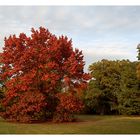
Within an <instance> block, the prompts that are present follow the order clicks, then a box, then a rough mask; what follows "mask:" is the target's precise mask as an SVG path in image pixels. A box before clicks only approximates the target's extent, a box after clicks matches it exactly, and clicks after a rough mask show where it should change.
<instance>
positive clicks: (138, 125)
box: [0, 115, 140, 134]
mask: <svg viewBox="0 0 140 140" xmlns="http://www.w3.org/2000/svg"><path fill="white" fill-rule="evenodd" d="M78 118H79V119H80V120H81V121H79V122H73V123H51V122H46V123H39V124H20V123H10V122H6V121H5V120H3V119H0V134H140V116H137V117H133V116H131V117H128V116H94V115H80V116H78Z"/></svg>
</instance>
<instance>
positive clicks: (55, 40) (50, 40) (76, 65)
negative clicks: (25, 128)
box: [0, 27, 89, 122]
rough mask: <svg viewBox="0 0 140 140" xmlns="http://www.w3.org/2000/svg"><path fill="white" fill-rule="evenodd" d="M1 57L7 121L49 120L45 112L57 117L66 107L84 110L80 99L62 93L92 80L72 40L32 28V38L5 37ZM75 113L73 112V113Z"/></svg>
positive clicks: (21, 36)
mask: <svg viewBox="0 0 140 140" xmlns="http://www.w3.org/2000/svg"><path fill="white" fill-rule="evenodd" d="M0 58H1V63H2V64H3V65H2V71H3V73H2V74H1V80H2V81H3V82H4V85H5V87H6V93H5V98H4V99H3V101H2V105H3V107H4V109H5V110H4V111H3V112H2V113H1V114H2V115H1V116H3V117H4V118H6V119H11V120H15V121H20V122H21V121H24V122H30V121H32V120H36V119H38V120H41V119H42V118H46V119H47V116H46V113H44V112H45V111H47V110H49V111H50V112H51V113H52V114H53V113H54V112H55V111H56V112H57V111H58V110H59V109H60V108H61V107H62V108H63V109H66V108H64V106H65V107H66V106H67V109H66V110H67V111H69V110H71V111H72V110H73V111H74V112H77V111H78V108H79V110H81V106H79V103H80V102H78V101H77V99H76V98H74V97H72V96H67V95H66V96H65V94H64V95H63V94H61V93H62V92H71V91H73V89H76V88H81V87H83V88H85V86H86V81H87V80H88V79H89V77H88V74H85V73H84V71H83V68H84V61H83V54H82V51H79V50H78V49H75V50H73V48H72V41H71V40H68V38H67V37H64V36H61V37H56V36H55V35H53V34H51V33H50V32H49V31H48V30H46V29H45V28H43V27H40V28H39V30H34V29H32V34H31V37H27V36H26V35H25V34H24V33H21V34H20V35H19V36H18V37H16V36H15V35H13V36H10V37H9V38H5V46H4V48H3V53H1V54H0ZM58 93H59V94H61V96H62V95H63V96H64V97H60V96H59V95H58ZM56 94H57V95H58V96H57V98H58V99H56ZM69 97H70V99H69V100H67V99H68V98H69ZM48 98H49V99H50V101H52V106H53V108H54V109H53V111H51V109H49V108H48V106H47V105H49V107H50V108H51V103H49V102H50V101H49V100H48ZM62 98H66V100H67V102H66V101H65V100H63V101H62ZM54 100H56V101H54ZM57 100H59V101H58V102H57ZM70 100H71V101H70ZM68 104H69V107H68ZM80 104H81V103H80ZM74 108H75V109H74ZM71 111H69V113H73V112H71ZM31 112H32V113H31ZM35 114H36V115H35ZM40 114H41V115H40ZM54 114H55V113H54ZM43 115H44V116H43ZM36 116H38V117H36ZM39 116H41V117H39Z"/></svg>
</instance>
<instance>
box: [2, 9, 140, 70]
mask: <svg viewBox="0 0 140 140" xmlns="http://www.w3.org/2000/svg"><path fill="white" fill-rule="evenodd" d="M40 26H43V27H45V28H48V29H49V31H50V32H51V33H53V34H56V35H57V36H61V35H62V34H63V35H66V36H68V38H69V39H72V42H73V47H74V48H78V49H79V50H82V51H83V54H84V60H85V62H86V65H85V71H87V69H88V66H89V65H90V64H92V63H94V62H97V61H100V60H102V59H109V60H121V59H129V60H131V61H136V60H137V49H136V48H137V45H138V44H139V43H140V6H0V51H1V52H2V47H3V46H4V37H5V36H6V37H8V36H9V35H10V34H16V35H18V34H19V33H21V32H24V33H26V34H27V35H30V33H31V32H30V30H31V28H32V27H34V28H35V29H38V28H39V27H40Z"/></svg>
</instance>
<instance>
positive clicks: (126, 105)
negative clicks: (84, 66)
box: [85, 60, 140, 114]
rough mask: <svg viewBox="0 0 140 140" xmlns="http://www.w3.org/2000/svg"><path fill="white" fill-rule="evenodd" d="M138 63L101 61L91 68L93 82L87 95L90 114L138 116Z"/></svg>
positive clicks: (139, 105)
mask: <svg viewBox="0 0 140 140" xmlns="http://www.w3.org/2000/svg"><path fill="white" fill-rule="evenodd" d="M137 64H138V63H137V62H130V61H129V60H122V61H118V60H117V61H111V60H110V61H109V60H102V61H99V62H96V63H93V64H92V65H90V67H89V70H90V73H91V76H92V80H91V81H90V82H89V86H88V90H87V94H86V96H85V104H86V107H87V111H89V112H93V113H98V114H114V113H115V114H116V113H117V114H139V113H140V110H139V108H140V99H139V97H140V96H139V95H140V92H139V91H140V88H139V81H138V79H137V77H136V66H137Z"/></svg>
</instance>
